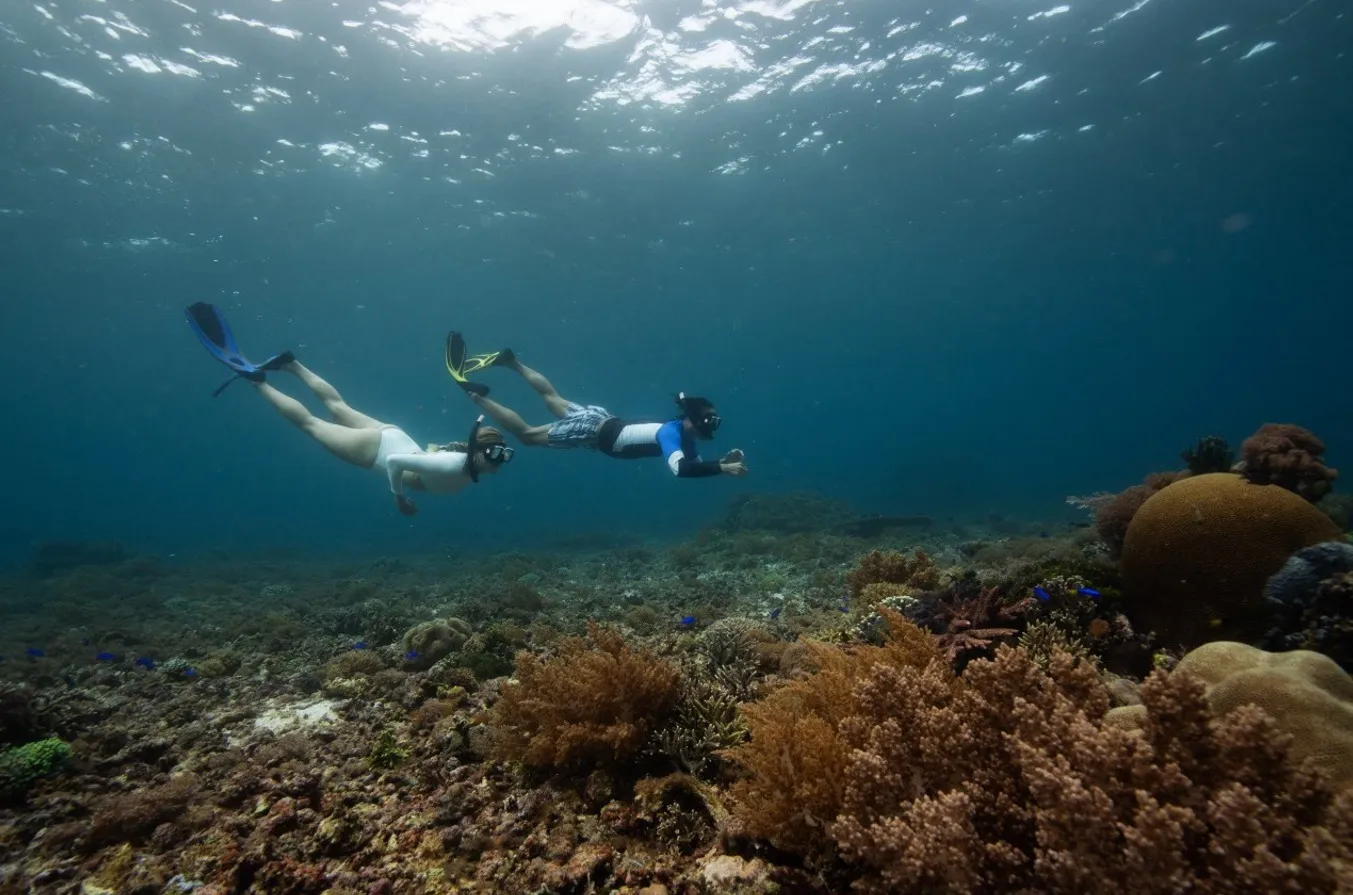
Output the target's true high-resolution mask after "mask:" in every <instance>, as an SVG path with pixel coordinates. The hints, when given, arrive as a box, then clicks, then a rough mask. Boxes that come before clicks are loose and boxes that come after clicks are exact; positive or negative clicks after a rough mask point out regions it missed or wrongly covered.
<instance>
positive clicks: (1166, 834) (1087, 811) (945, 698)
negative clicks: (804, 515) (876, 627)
mask: <svg viewBox="0 0 1353 895" xmlns="http://www.w3.org/2000/svg"><path fill="white" fill-rule="evenodd" d="M890 623H893V624H894V625H896V622H895V621H894V620H892V619H890ZM903 631H904V629H902V628H900V627H898V628H897V633H901V634H902V636H903V637H904V638H906V635H905V634H904V633H902V632H903ZM906 639H907V640H908V641H909V642H915V643H916V646H914V647H912V648H910V649H908V650H907V651H906V656H907V660H906V661H899V658H900V655H899V654H897V653H895V655H894V656H892V657H891V660H889V657H878V658H882V659H884V660H883V661H872V662H871V661H868V660H867V659H866V660H864V661H862V662H859V663H856V662H855V661H852V660H846V659H835V660H833V659H830V658H828V657H827V656H826V655H825V654H824V655H823V657H822V659H823V665H822V666H821V667H822V670H821V671H819V672H818V673H817V675H815V676H813V677H810V678H808V679H806V680H803V681H798V682H795V684H794V685H793V686H794V687H795V689H794V690H793V691H789V692H786V691H788V688H786V690H781V691H778V692H777V693H776V694H775V695H773V696H772V697H771V698H768V699H767V700H765V701H763V702H762V703H761V704H760V705H758V706H754V707H752V709H751V710H750V711H749V712H748V715H749V719H750V724H749V726H750V727H751V736H752V739H751V741H750V742H749V743H748V744H746V745H745V746H743V747H740V748H739V749H738V750H735V757H737V758H739V759H740V760H741V762H742V764H743V765H744V766H745V767H746V769H747V770H748V772H749V775H750V776H749V778H748V779H747V780H744V781H741V782H740V783H739V784H738V785H737V786H736V787H735V788H734V792H733V795H734V799H735V802H734V813H735V816H736V817H738V818H739V819H740V820H741V822H742V823H743V825H744V827H745V829H746V831H747V832H749V833H751V834H752V835H756V836H761V837H763V838H766V839H768V840H769V841H771V842H772V843H773V844H776V845H778V846H780V847H781V848H787V849H790V850H793V851H797V852H800V853H801V854H805V855H807V856H810V857H813V858H815V859H816V860H817V862H818V866H820V867H823V868H831V867H832V866H833V863H832V860H831V859H832V857H833V854H832V852H833V848H834V849H835V852H836V857H839V858H841V859H844V861H845V862H846V863H845V864H844V865H841V864H837V865H835V866H836V867H837V868H838V869H840V870H841V876H842V877H843V878H842V879H841V883H843V884H844V883H846V882H847V881H849V882H852V883H853V885H854V888H855V890H857V891H861V892H876V893H884V892H887V893H908V892H915V893H924V892H941V891H942V892H946V893H964V892H971V893H985V892H1012V891H1014V892H1019V891H1022V892H1039V893H1048V895H1058V893H1077V895H1080V893H1084V892H1091V891H1100V890H1102V889H1103V887H1104V884H1105V881H1106V880H1115V881H1118V882H1119V884H1127V885H1130V887H1131V889H1130V890H1131V891H1133V892H1150V893H1155V892H1159V893H1162V895H1164V893H1170V892H1179V891H1191V892H1196V893H1210V892H1259V891H1263V892H1278V891H1289V892H1305V893H1314V892H1330V893H1333V892H1343V891H1347V889H1346V888H1341V886H1342V887H1346V886H1347V885H1348V884H1349V883H1350V881H1351V880H1353V877H1350V874H1353V837H1350V835H1349V833H1350V832H1353V793H1347V792H1345V793H1342V794H1339V795H1337V796H1336V793H1335V790H1334V789H1333V788H1332V787H1331V786H1330V785H1329V784H1328V782H1327V781H1326V780H1325V779H1324V778H1323V777H1321V776H1319V775H1318V774H1315V773H1312V772H1310V771H1308V770H1306V769H1304V768H1301V767H1298V766H1297V765H1296V763H1294V762H1292V761H1289V760H1288V758H1287V750H1288V749H1289V745H1290V738H1289V737H1287V736H1286V735H1284V734H1283V733H1282V732H1281V731H1279V730H1278V729H1277V727H1276V726H1275V725H1274V723H1273V721H1272V720H1271V719H1270V718H1269V717H1268V716H1266V715H1264V714H1263V713H1262V712H1260V711H1258V710H1256V709H1253V708H1247V709H1243V710H1239V711H1236V712H1233V713H1230V714H1228V715H1225V716H1222V717H1214V716H1213V714H1212V711H1211V709H1210V708H1209V706H1208V703H1207V699H1206V697H1205V696H1204V692H1203V687H1202V684H1201V682H1200V681H1198V680H1197V679H1196V678H1194V677H1192V676H1188V675H1166V674H1164V673H1160V674H1157V675H1155V676H1153V677H1152V678H1151V679H1149V680H1148V681H1147V682H1146V683H1145V684H1144V685H1143V686H1142V692H1141V698H1142V701H1143V705H1144V709H1143V712H1144V715H1145V718H1146V724H1145V726H1144V727H1143V728H1142V729H1141V730H1139V731H1135V732H1134V731H1130V730H1125V729H1122V728H1121V727H1118V726H1115V725H1113V724H1110V723H1106V721H1105V718H1104V716H1105V712H1106V710H1107V708H1108V703H1109V700H1108V696H1107V694H1106V692H1105V690H1104V689H1103V687H1102V686H1101V684H1100V683H1099V680H1098V677H1097V675H1096V674H1095V672H1094V670H1093V669H1092V668H1091V667H1090V666H1089V665H1088V664H1087V663H1085V662H1081V661H1077V660H1076V659H1075V658H1073V657H1071V656H1069V655H1067V654H1065V653H1060V652H1059V653H1056V654H1054V655H1053V656H1052V657H1051V659H1050V661H1049V672H1044V671H1043V670H1041V669H1040V668H1039V667H1038V666H1037V665H1036V664H1035V663H1034V662H1033V660H1032V659H1031V658H1030V657H1029V656H1028V655H1026V654H1025V653H1024V652H1023V651H1021V650H1017V649H1013V648H1010V647H1002V648H1000V649H999V650H998V652H997V655H996V658H995V659H994V660H980V661H977V662H974V663H972V664H970V665H969V666H968V668H967V670H966V672H965V673H964V674H963V676H962V677H958V676H956V675H955V674H954V673H953V672H952V670H951V669H950V667H949V665H948V663H947V662H945V661H944V660H943V658H942V657H940V656H938V655H937V654H936V653H935V651H934V649H933V647H932V648H931V649H930V652H929V656H928V658H924V660H922V657H924V656H925V651H924V650H923V649H921V648H920V647H921V645H922V644H921V642H920V641H914V639H913V638H906ZM824 649H825V648H824ZM869 658H874V657H873V656H871V657H869ZM820 675H829V677H826V678H825V679H820V678H819V676H820ZM791 697H792V698H791ZM772 700H774V701H772ZM810 726H811V731H810ZM806 733H811V738H812V741H813V743H814V746H813V748H812V750H811V751H809V750H805V749H804V748H803V746H802V740H801V739H800V738H798V737H796V734H806Z"/></svg>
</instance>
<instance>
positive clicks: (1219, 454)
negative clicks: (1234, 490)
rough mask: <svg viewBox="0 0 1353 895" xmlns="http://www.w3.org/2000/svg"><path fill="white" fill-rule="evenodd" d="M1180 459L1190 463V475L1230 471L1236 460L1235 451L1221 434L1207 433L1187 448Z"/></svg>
mask: <svg viewBox="0 0 1353 895" xmlns="http://www.w3.org/2000/svg"><path fill="white" fill-rule="evenodd" d="M1179 459H1181V460H1183V461H1184V462H1185V463H1186V464H1187V465H1188V470H1189V474H1190V475H1206V474H1207V473H1209V472H1228V471H1230V469H1231V466H1232V464H1233V463H1234V461H1235V453H1234V452H1233V451H1232V450H1231V446H1230V445H1228V444H1227V443H1226V439H1225V438H1222V437H1221V436H1220V435H1205V436H1203V437H1202V438H1200V439H1198V443H1197V444H1195V445H1194V446H1193V447H1190V448H1186V449H1185V450H1184V451H1183V452H1182V453H1180V455H1179Z"/></svg>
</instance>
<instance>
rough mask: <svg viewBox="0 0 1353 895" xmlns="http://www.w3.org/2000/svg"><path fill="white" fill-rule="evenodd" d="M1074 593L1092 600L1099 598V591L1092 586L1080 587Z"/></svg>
mask: <svg viewBox="0 0 1353 895" xmlns="http://www.w3.org/2000/svg"><path fill="white" fill-rule="evenodd" d="M1076 593H1078V594H1080V595H1081V596H1083V597H1089V598H1090V599H1092V600H1098V599H1099V591H1097V590H1095V589H1094V588H1093V587H1082V588H1081V589H1080V590H1078V591H1076Z"/></svg>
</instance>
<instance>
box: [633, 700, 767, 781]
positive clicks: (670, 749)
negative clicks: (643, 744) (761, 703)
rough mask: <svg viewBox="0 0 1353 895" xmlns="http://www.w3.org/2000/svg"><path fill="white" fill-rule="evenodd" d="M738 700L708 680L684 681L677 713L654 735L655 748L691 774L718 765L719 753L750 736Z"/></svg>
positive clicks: (699, 772) (702, 771)
mask: <svg viewBox="0 0 1353 895" xmlns="http://www.w3.org/2000/svg"><path fill="white" fill-rule="evenodd" d="M738 703H739V699H738V697H737V696H736V695H734V694H733V693H732V692H731V691H730V690H728V689H727V688H726V687H723V686H720V685H719V684H718V683H717V682H715V681H711V680H708V679H691V678H686V679H684V680H683V683H682V688H681V697H680V700H679V701H678V703H677V710H676V715H675V717H674V718H673V719H672V721H671V723H669V724H667V725H666V726H665V727H663V728H662V729H661V730H659V731H658V733H657V735H656V736H655V737H654V749H655V751H657V752H658V753H660V754H662V755H665V756H667V757H668V758H670V759H672V760H673V761H674V762H676V763H677V765H678V766H680V768H681V769H682V770H683V771H685V772H686V773H688V774H696V775H698V774H701V773H704V772H705V771H707V770H708V769H710V768H711V767H712V766H716V763H717V760H718V758H719V755H720V753H721V752H722V751H723V750H725V749H731V748H733V747H734V746H736V745H738V744H739V743H741V742H743V741H744V740H745V739H746V738H747V725H746V723H745V722H744V721H743V719H742V714H741V712H740V711H739V710H738Z"/></svg>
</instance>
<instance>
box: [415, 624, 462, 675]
mask: <svg viewBox="0 0 1353 895" xmlns="http://www.w3.org/2000/svg"><path fill="white" fill-rule="evenodd" d="M473 633H474V631H473V630H472V629H471V628H470V626H469V625H468V624H466V623H465V622H463V621H461V620H460V619H458V618H438V619H433V620H432V621H430V622H423V623H422V624H419V625H414V626H413V627H412V628H410V629H409V630H407V631H405V632H404V649H405V650H407V652H406V653H405V659H404V661H405V663H406V664H408V665H410V666H411V667H415V668H430V667H432V666H433V665H435V664H436V663H437V662H438V661H439V660H441V659H443V658H444V657H446V656H447V655H448V654H450V653H453V652H455V651H456V650H458V649H460V648H461V647H462V646H464V645H465V641H466V640H467V639H469V637H470V635H471V634H473Z"/></svg>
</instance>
